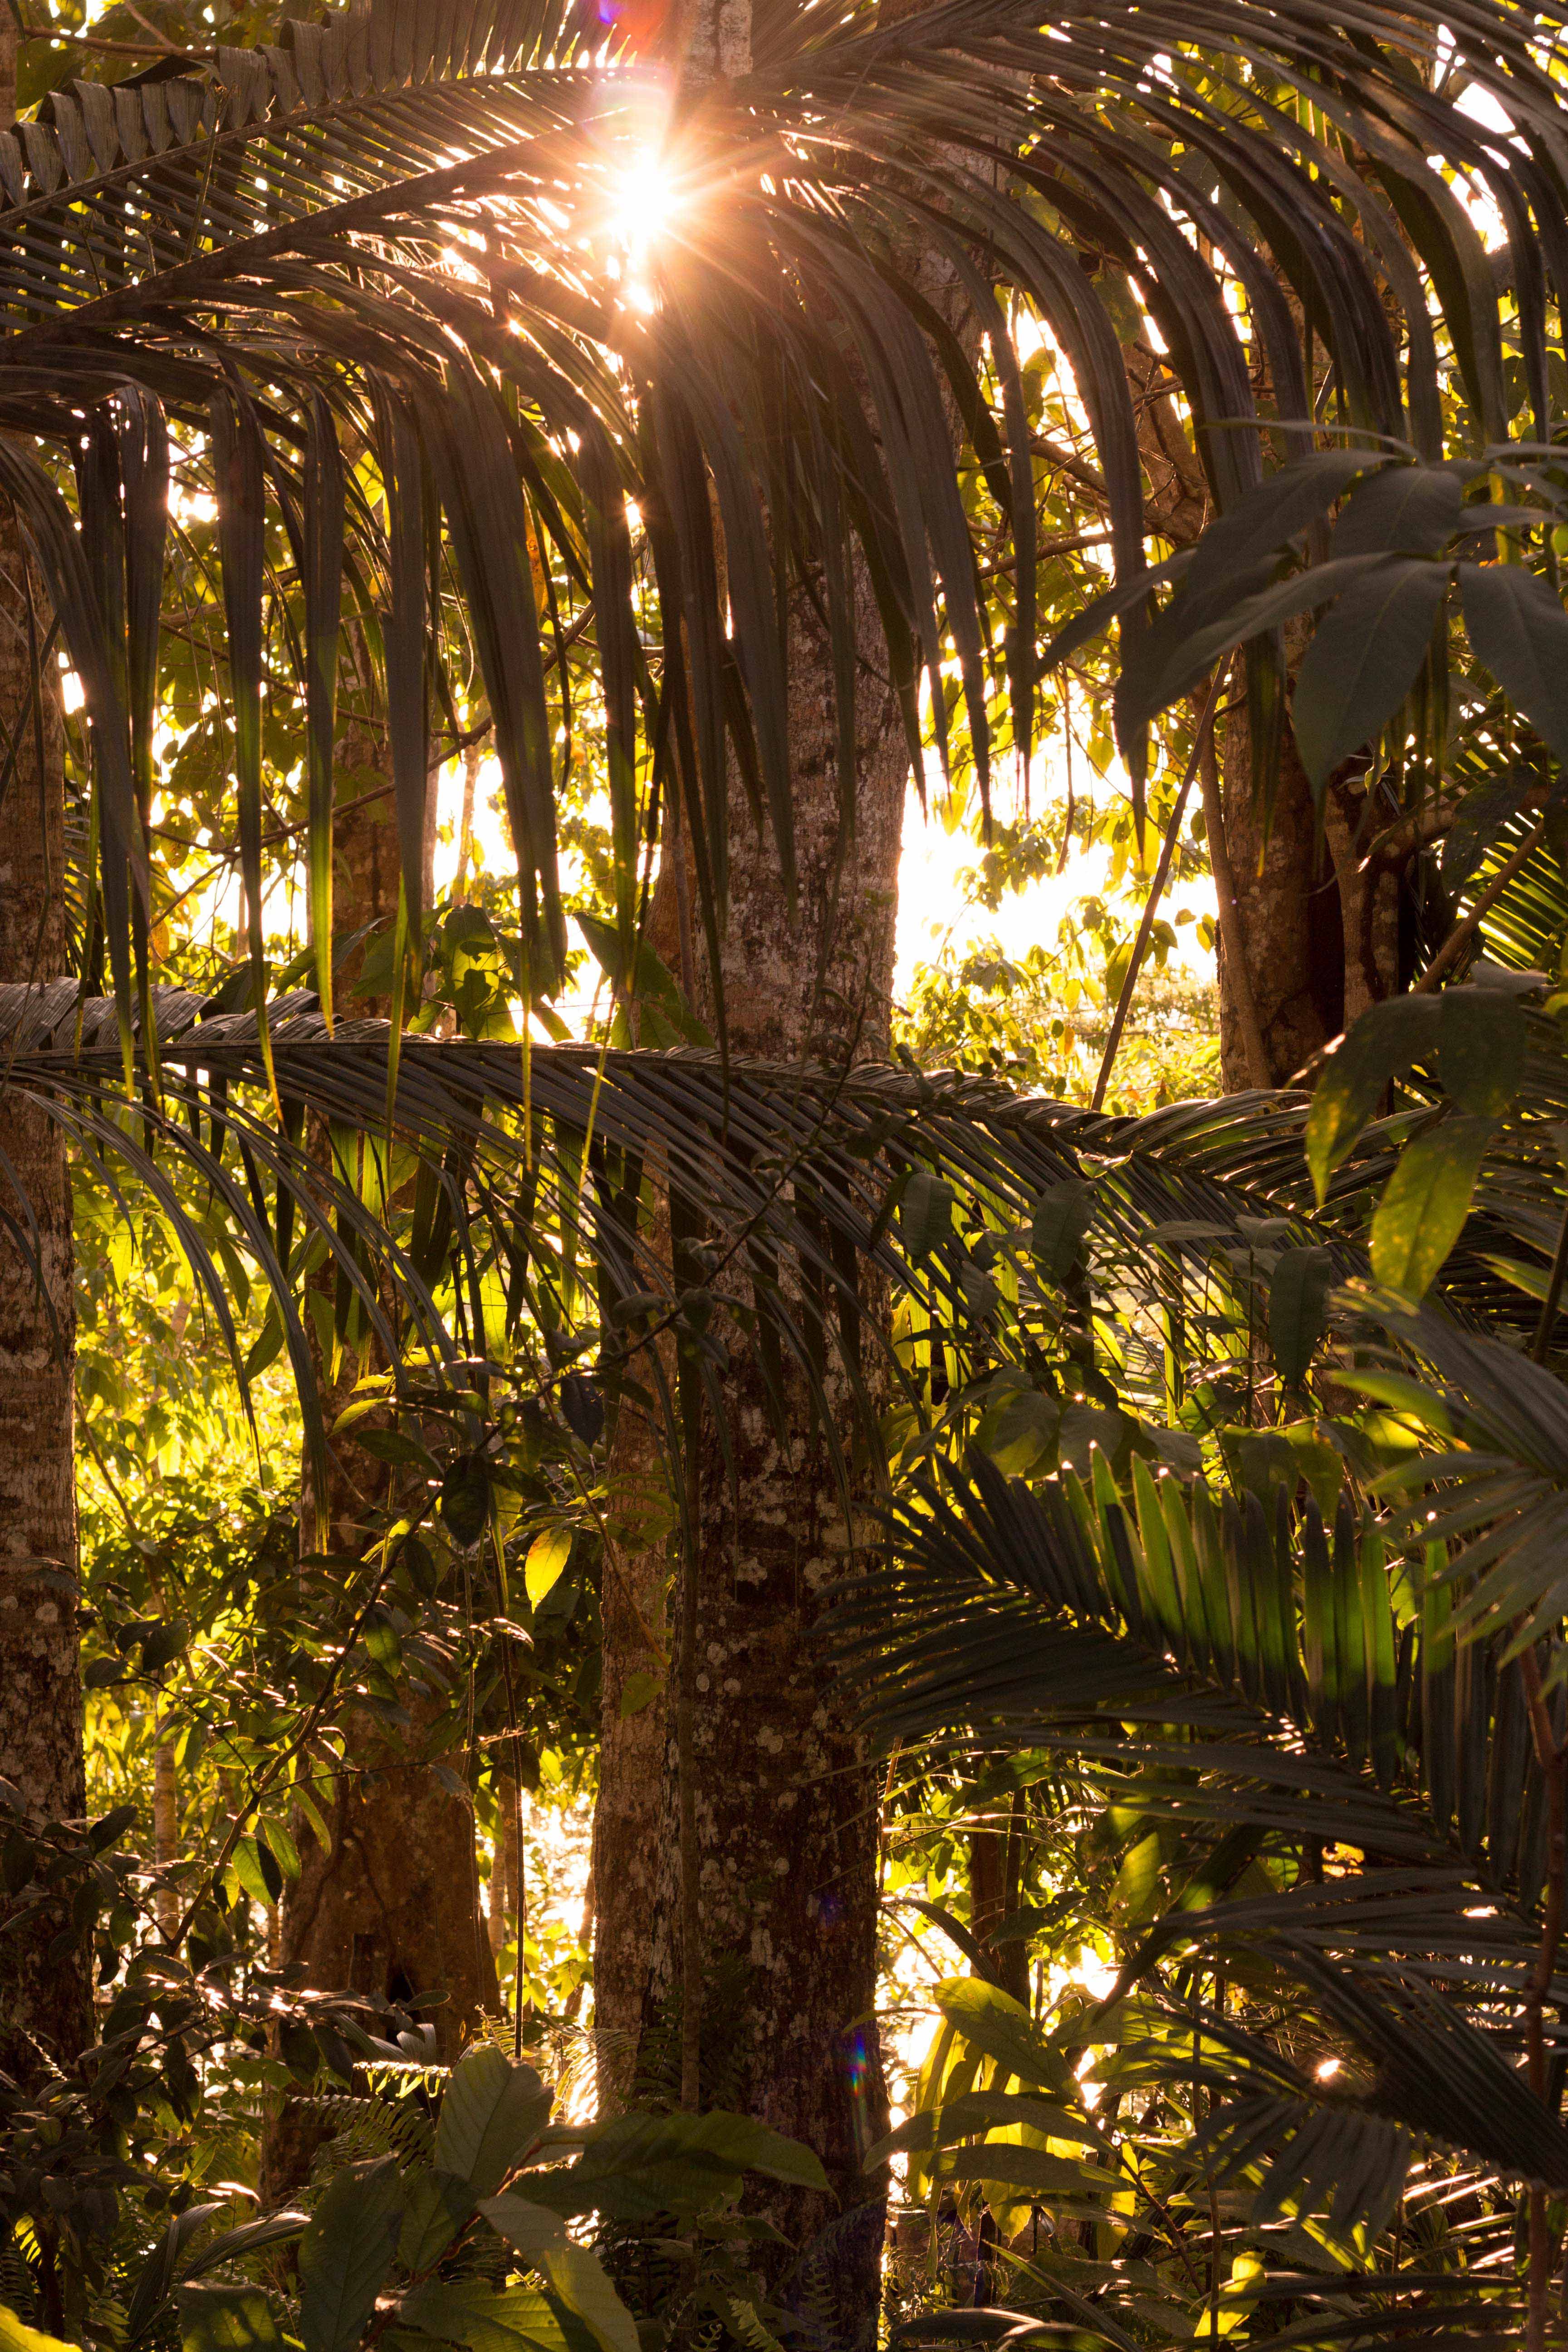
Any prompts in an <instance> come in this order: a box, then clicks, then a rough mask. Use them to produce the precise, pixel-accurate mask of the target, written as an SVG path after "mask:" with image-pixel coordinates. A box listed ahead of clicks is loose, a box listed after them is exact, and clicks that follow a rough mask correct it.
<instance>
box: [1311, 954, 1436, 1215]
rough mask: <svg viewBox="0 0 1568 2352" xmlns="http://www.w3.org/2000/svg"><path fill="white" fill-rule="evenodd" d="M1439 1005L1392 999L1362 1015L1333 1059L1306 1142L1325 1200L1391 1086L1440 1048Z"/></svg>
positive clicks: (1425, 999) (1430, 1001) (1426, 998)
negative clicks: (1334, 1177)
mask: <svg viewBox="0 0 1568 2352" xmlns="http://www.w3.org/2000/svg"><path fill="white" fill-rule="evenodd" d="M1436 1034H1437V1000H1436V997H1433V996H1391V997H1390V998H1389V999H1388V1001H1387V1003H1384V1004H1374V1005H1373V1006H1372V1007H1371V1009H1370V1010H1369V1011H1368V1012H1365V1013H1363V1014H1362V1016H1361V1019H1360V1020H1359V1021H1358V1022H1357V1023H1356V1024H1355V1026H1354V1028H1353V1029H1352V1030H1351V1031H1350V1033H1349V1034H1348V1035H1347V1036H1345V1037H1342V1039H1341V1040H1340V1043H1339V1045H1337V1046H1336V1047H1335V1049H1334V1051H1333V1052H1332V1053H1331V1055H1329V1058H1328V1061H1327V1063H1326V1064H1325V1065H1324V1067H1323V1072H1322V1075H1321V1077H1320V1078H1319V1080H1318V1083H1317V1087H1316V1089H1315V1091H1314V1093H1313V1096H1312V1108H1311V1109H1310V1111H1309V1112H1308V1114H1307V1126H1306V1131H1305V1134H1304V1136H1303V1138H1302V1140H1303V1143H1304V1145H1305V1148H1306V1153H1307V1166H1308V1168H1309V1169H1310V1171H1311V1178H1312V1182H1313V1184H1314V1186H1315V1187H1316V1189H1317V1194H1318V1198H1319V1200H1320V1201H1321V1199H1322V1198H1323V1195H1324V1193H1325V1192H1327V1191H1328V1186H1329V1178H1330V1176H1331V1174H1332V1173H1333V1171H1334V1170H1335V1169H1336V1168H1337V1167H1338V1166H1339V1164H1340V1162H1341V1160H1343V1159H1345V1158H1346V1157H1347V1156H1348V1154H1349V1152H1350V1150H1351V1147H1352V1144H1353V1143H1354V1141H1355V1139H1356V1138H1357V1136H1358V1135H1359V1134H1360V1133H1361V1131H1362V1129H1363V1127H1364V1126H1365V1125H1366V1123H1367V1120H1368V1119H1369V1118H1371V1117H1372V1115H1373V1111H1375V1110H1376V1108H1377V1104H1378V1097H1380V1096H1381V1094H1382V1093H1383V1090H1384V1087H1386V1086H1387V1085H1388V1083H1389V1081H1390V1080H1391V1079H1392V1078H1394V1077H1395V1076H1398V1075H1399V1074H1400V1072H1402V1071H1404V1070H1407V1069H1408V1068H1409V1067H1410V1065H1411V1063H1412V1062H1414V1061H1415V1060H1417V1059H1418V1058H1419V1057H1420V1056H1421V1055H1424V1054H1426V1053H1429V1052H1430V1051H1431V1049H1432V1047H1433V1046H1434V1045H1435V1044H1436Z"/></svg>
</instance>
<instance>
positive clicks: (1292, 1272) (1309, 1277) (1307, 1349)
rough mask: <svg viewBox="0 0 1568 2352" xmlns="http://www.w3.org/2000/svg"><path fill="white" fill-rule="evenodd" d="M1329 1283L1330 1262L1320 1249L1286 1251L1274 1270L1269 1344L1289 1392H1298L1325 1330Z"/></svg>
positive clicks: (1269, 1304) (1331, 1272)
mask: <svg viewBox="0 0 1568 2352" xmlns="http://www.w3.org/2000/svg"><path fill="white" fill-rule="evenodd" d="M1332 1282H1333V1260H1332V1258H1331V1256H1330V1255H1329V1252H1328V1251H1327V1250H1326V1249H1322V1248H1307V1249H1288V1250H1285V1251H1283V1252H1282V1253H1281V1255H1280V1257H1279V1263H1278V1265H1276V1266H1275V1268H1274V1279H1273V1281H1272V1282H1271V1283H1270V1284H1269V1286H1268V1344H1269V1346H1270V1347H1271V1348H1272V1349H1273V1350H1274V1361H1275V1363H1276V1364H1277V1365H1278V1366H1279V1377H1280V1379H1281V1380H1282V1381H1284V1382H1285V1384H1286V1386H1287V1387H1288V1388H1300V1384H1301V1382H1302V1381H1304V1380H1305V1379H1306V1377H1307V1371H1308V1368H1309V1366H1310V1363H1311V1360H1312V1351H1313V1349H1315V1348H1316V1346H1317V1344H1318V1342H1319V1340H1320V1339H1321V1338H1322V1336H1323V1333H1324V1332H1325V1330H1326V1329H1327V1328H1328V1321H1329V1290H1330V1287H1331V1284H1332Z"/></svg>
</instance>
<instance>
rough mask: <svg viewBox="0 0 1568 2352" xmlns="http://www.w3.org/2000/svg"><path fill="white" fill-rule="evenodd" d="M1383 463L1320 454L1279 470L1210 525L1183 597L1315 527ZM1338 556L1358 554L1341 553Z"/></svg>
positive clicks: (1362, 456)
mask: <svg viewBox="0 0 1568 2352" xmlns="http://www.w3.org/2000/svg"><path fill="white" fill-rule="evenodd" d="M1386 462H1387V461H1386V460H1385V459H1382V458H1380V457H1377V456H1375V455H1374V454H1373V452H1372V451H1370V450H1367V449H1353V448H1350V449H1346V448H1340V449H1318V450H1314V451H1313V452H1312V453H1311V455H1310V456H1309V457H1301V458H1298V459H1297V460H1296V462H1295V463H1294V464H1293V465H1289V466H1281V467H1279V471H1278V472H1277V473H1273V474H1269V475H1267V476H1266V477H1265V478H1264V479H1263V480H1262V481H1261V482H1258V483H1256V484H1255V485H1254V487H1253V488H1251V489H1249V490H1247V492H1245V493H1244V495H1243V496H1242V497H1241V498H1239V499H1237V502H1236V504H1235V505H1234V506H1233V507H1231V508H1229V509H1227V511H1226V513H1224V514H1223V515H1221V516H1220V518H1219V520H1217V521H1216V522H1211V523H1210V525H1209V527H1208V529H1207V530H1205V532H1204V534H1203V536H1202V538H1201V539H1200V540H1199V541H1198V544H1197V550H1196V552H1195V553H1194V557H1193V562H1192V569H1191V570H1190V571H1189V572H1188V573H1187V576H1186V580H1185V582H1184V593H1185V594H1187V595H1190V596H1194V597H1195V596H1200V595H1203V594H1204V593H1206V592H1207V591H1208V590H1209V589H1211V588H1214V587H1217V586H1219V585H1221V584H1222V583H1224V582H1225V581H1226V580H1227V579H1229V578H1232V577H1234V575H1235V574H1236V573H1237V572H1241V571H1244V570H1245V569H1246V567H1247V565H1248V564H1249V563H1252V562H1256V560H1257V559H1258V557H1259V556H1260V555H1271V554H1272V553H1273V552H1274V551H1275V550H1276V549H1277V548H1281V547H1284V546H1285V545H1286V544H1287V543H1288V542H1289V541H1290V540H1292V539H1294V538H1296V537H1297V535H1298V533H1300V532H1301V531H1303V530H1307V529H1308V528H1309V526H1310V525H1311V524H1312V523H1314V522H1316V521H1317V520H1318V517H1319V516H1320V515H1321V514H1324V513H1326V512H1327V510H1328V509H1329V508H1330V507H1331V505H1332V504H1333V502H1334V500H1335V499H1337V498H1338V497H1339V496H1340V495H1341V493H1342V491H1343V490H1345V489H1346V488H1348V487H1349V485H1350V484H1351V483H1352V481H1353V480H1354V479H1355V478H1356V476H1357V475H1358V474H1363V473H1364V472H1365V471H1366V469H1367V467H1369V466H1372V467H1378V466H1380V465H1383V464H1385V463H1386ZM1335 551H1336V553H1339V554H1352V553H1355V552H1357V550H1354V549H1351V548H1340V547H1339V546H1338V543H1337V538H1336V546H1335Z"/></svg>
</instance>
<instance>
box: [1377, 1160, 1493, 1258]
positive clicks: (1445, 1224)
mask: <svg viewBox="0 0 1568 2352" xmlns="http://www.w3.org/2000/svg"><path fill="white" fill-rule="evenodd" d="M1496 1132H1497V1129H1496V1124H1495V1122H1494V1121H1493V1120H1491V1119H1489V1118H1445V1119H1440V1120H1439V1121H1438V1123H1437V1125H1436V1127H1429V1128H1428V1129H1426V1133H1425V1134H1424V1135H1418V1136H1417V1137H1416V1139H1415V1142H1414V1143H1411V1144H1407V1145H1406V1146H1405V1150H1404V1151H1403V1152H1402V1153H1401V1155H1400V1160H1399V1165H1398V1166H1397V1167H1396V1168H1395V1170H1394V1173H1393V1175H1392V1176H1391V1177H1390V1178H1389V1180H1388V1182H1387V1183H1386V1184H1385V1185H1384V1192H1383V1198H1382V1200H1381V1201H1380V1202H1378V1204H1377V1213H1376V1215H1375V1216H1374V1217H1373V1221H1372V1270H1373V1274H1374V1275H1375V1276H1377V1279H1378V1281H1379V1282H1382V1283H1386V1284H1387V1286H1388V1287H1389V1289H1390V1290H1397V1291H1400V1292H1402V1293H1403V1294H1404V1296H1405V1297H1406V1298H1421V1297H1424V1296H1425V1294H1426V1291H1428V1290H1429V1289H1430V1288H1431V1286H1432V1284H1433V1283H1434V1281H1435V1280H1436V1276H1437V1274H1438V1271H1439V1269H1440V1268H1441V1266H1442V1264H1443V1261H1444V1259H1445V1258H1446V1257H1447V1255H1448V1252H1449V1251H1450V1250H1451V1249H1452V1248H1453V1246H1454V1244H1455V1243H1456V1242H1457V1241H1458V1238H1459V1234H1460V1233H1461V1232H1462V1230H1463V1228H1464V1223H1465V1219H1466V1218H1467V1217H1468V1214H1469V1211H1470V1196H1471V1194H1472V1193H1473V1192H1474V1191H1475V1188H1476V1178H1477V1175H1478V1174H1479V1171H1480V1165H1481V1160H1482V1159H1483V1158H1484V1156H1485V1153H1486V1149H1487V1146H1488V1144H1489V1142H1490V1141H1491V1139H1492V1137H1493V1136H1494V1135H1495V1133H1496Z"/></svg>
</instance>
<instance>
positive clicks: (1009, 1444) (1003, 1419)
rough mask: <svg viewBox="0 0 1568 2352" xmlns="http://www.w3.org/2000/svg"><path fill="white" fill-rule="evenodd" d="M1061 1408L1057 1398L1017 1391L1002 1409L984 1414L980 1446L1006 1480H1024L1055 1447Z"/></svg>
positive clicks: (1039, 1392) (1032, 1391) (1034, 1391)
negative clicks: (1049, 1449) (981, 1443)
mask: <svg viewBox="0 0 1568 2352" xmlns="http://www.w3.org/2000/svg"><path fill="white" fill-rule="evenodd" d="M1061 1418H1062V1409H1061V1406H1060V1404H1059V1403H1058V1401H1057V1399H1056V1398H1055V1397H1053V1396H1046V1395H1044V1394H1043V1393H1042V1392H1041V1391H1039V1390H1037V1389H1020V1390H1017V1391H1015V1393H1014V1394H1013V1395H1011V1396H1010V1397H1008V1398H1007V1399H1006V1401H1005V1402H1004V1404H1003V1405H1002V1407H1001V1409H1000V1410H999V1411H998V1412H995V1413H994V1415H993V1414H987V1416H986V1425H985V1428H984V1433H983V1443H984V1446H985V1450H986V1452H987V1453H988V1454H990V1456H991V1459H992V1460H993V1461H994V1463H995V1465H996V1466H997V1468H998V1469H999V1470H1001V1471H1004V1472H1005V1474H1006V1475H1007V1476H1008V1477H1009V1478H1016V1477H1026V1476H1027V1475H1028V1474H1029V1472H1030V1471H1031V1470H1033V1469H1034V1468H1035V1467H1036V1465H1037V1464H1038V1463H1039V1461H1040V1460H1041V1458H1042V1456H1043V1455H1044V1454H1046V1452H1047V1450H1048V1448H1049V1447H1051V1446H1053V1445H1054V1444H1056V1440H1057V1431H1058V1427H1059V1425H1060V1423H1061Z"/></svg>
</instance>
